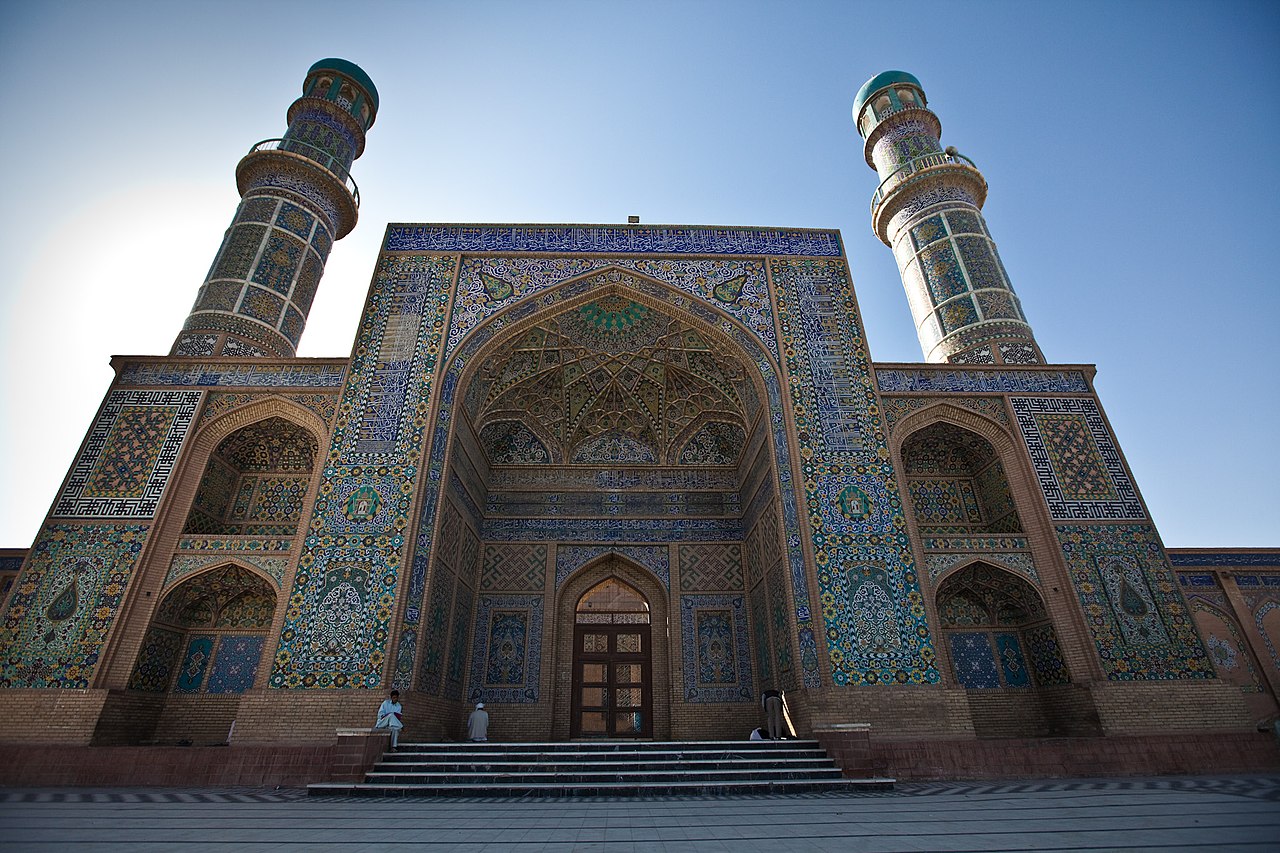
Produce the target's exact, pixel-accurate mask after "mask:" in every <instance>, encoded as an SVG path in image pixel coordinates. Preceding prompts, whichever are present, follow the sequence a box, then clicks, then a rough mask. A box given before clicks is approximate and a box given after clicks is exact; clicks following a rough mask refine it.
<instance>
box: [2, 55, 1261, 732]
mask: <svg viewBox="0 0 1280 853" xmlns="http://www.w3.org/2000/svg"><path fill="white" fill-rule="evenodd" d="M377 110H378V96H377V90H376V88H375V87H374V85H373V83H372V81H371V80H370V79H369V77H368V76H367V75H366V74H365V73H364V72H363V71H362V70H361V69H360V68H358V67H357V66H355V65H353V64H351V63H349V62H346V61H344V60H338V59H329V60H323V61H321V62H319V63H316V65H315V66H313V67H312V68H311V69H310V71H309V72H308V74H307V76H306V78H305V81H304V86H303V94H302V96H301V97H300V98H299V99H298V100H297V101H295V102H294V103H293V105H292V106H291V107H290V108H289V111H288V131H287V132H286V133H285V135H284V136H283V137H281V138H280V139H276V140H270V141H268V142H265V143H260V144H258V145H257V146H255V147H254V149H253V150H252V151H250V152H249V154H248V155H246V156H245V158H244V159H243V160H241V162H240V163H239V165H238V166H237V168H236V179H237V184H238V187H239V190H240V193H241V197H242V200H241V203H240V205H239V207H238V209H237V211H236V213H235V216H234V218H233V220H232V223H231V225H230V227H229V228H228V230H227V232H226V235H225V237H224V239H223V243H222V245H221V248H220V249H219V251H218V253H217V256H216V257H215V259H214V262H213V265H212V267H211V268H210V271H209V274H208V277H207V279H206V281H205V282H204V283H203V285H202V286H201V287H200V289H199V291H198V293H197V296H196V300H195V304H194V306H193V308H192V311H191V314H190V316H189V317H188V319H187V321H186V322H185V324H184V325H183V328H182V329H181V330H180V331H179V333H178V335H177V337H176V339H175V341H174V344H173V347H172V349H171V351H170V352H169V353H168V354H167V355H163V356H117V357H116V358H114V359H113V361H112V365H113V367H114V369H115V378H114V380H113V382H112V384H111V387H110V389H109V390H108V392H107V394H106V396H105V398H104V400H103V402H102V405H101V407H100V409H99V411H98V414H97V416H96V418H95V420H94V422H93V423H92V424H91V425H90V427H89V430H88V433H87V435H86V437H85V439H84V442H83V444H82V446H81V448H80V450H79V452H78V453H77V455H76V457H75V459H74V461H73V463H72V465H71V468H70V471H69V472H68V474H67V476H66V479H65V480H64V482H63V484H62V486H61V488H60V490H59V492H58V496H57V498H56V500H55V502H54V504H53V506H52V507H51V508H50V511H49V514H48V516H47V518H46V520H45V522H44V524H43V526H42V527H41V529H40V531H39V534H38V535H37V537H36V540H35V542H34V543H33V544H32V545H31V547H30V548H29V549H20V550H10V551H5V552H0V590H2V591H3V592H2V595H3V599H2V600H3V602H4V610H3V619H2V623H0V624H2V628H0V709H2V711H0V741H2V742H17V741H21V742H32V741H33V740H34V741H37V742H38V741H41V740H48V741H56V742H60V743H72V744H126V743H130V744H136V743H162V744H163V743H196V744H201V743H222V742H228V741H229V742H231V743H232V744H269V743H296V742H308V741H316V740H320V739H323V738H324V737H327V736H331V735H332V734H333V732H334V730H335V728H337V727H342V726H361V725H365V726H367V725H369V724H370V723H371V722H372V715H373V712H374V710H375V709H376V708H377V706H378V703H379V702H380V701H381V699H382V697H383V694H384V693H385V692H386V691H388V690H390V689H397V690H399V691H400V692H401V694H402V696H403V697H404V703H405V706H406V710H407V712H408V713H407V715H406V716H407V719H406V723H407V727H408V728H407V730H406V734H405V738H406V739H409V740H413V739H422V740H435V739H448V738H458V737H459V736H460V734H461V731H460V727H461V725H462V722H463V720H464V719H465V716H466V710H467V709H469V708H470V707H471V706H472V704H473V703H475V702H478V701H483V702H484V703H486V706H487V707H488V708H489V710H490V712H491V714H492V720H493V723H492V725H491V729H490V737H491V738H494V739H497V740H513V741H514V740H525V741H531V740H539V741H541V740H567V739H577V738H611V739H617V738H653V739H660V740H668V739H670V740H699V739H736V738H740V737H743V736H745V733H746V732H748V731H749V730H750V729H751V728H753V727H754V726H756V725H759V724H760V722H761V716H760V713H761V712H760V695H761V692H762V691H764V690H766V689H771V688H772V689H779V690H782V691H784V692H785V693H786V695H787V704H788V712H789V720H788V724H789V725H790V726H791V727H792V729H793V730H794V731H795V732H797V733H800V734H810V733H813V732H817V731H823V730H832V729H839V728H840V727H841V726H845V725H849V724H863V723H869V724H870V725H871V732H872V736H873V737H879V738H886V739H914V740H931V739H952V740H955V739H961V740H964V739H982V738H1002V737H1003V738H1012V737H1019V738H1034V737H1049V736H1080V737H1107V736H1124V735H1137V734H1146V733H1151V732H1164V733H1170V732H1174V733H1177V732H1181V733H1192V732H1200V733H1213V732H1247V731H1252V730H1253V729H1254V728H1255V727H1256V726H1257V725H1258V724H1260V723H1268V722H1269V721H1271V720H1274V718H1275V717H1276V714H1277V704H1276V695H1277V691H1278V690H1280V654H1278V653H1277V645H1278V644H1280V549H1217V550H1186V549H1184V550H1179V551H1170V550H1167V549H1166V548H1165V547H1164V545H1163V544H1162V541H1161V539H1160V535H1159V533H1158V531H1157V530H1156V527H1155V524H1154V523H1153V521H1152V519H1151V517H1150V514H1149V512H1148V510H1147V508H1146V505H1145V503H1144V502H1143V500H1142V497H1141V494H1140V492H1139V491H1138V488H1137V485H1136V483H1135V482H1134V478H1133V475H1132V472H1131V471H1130V469H1129V467H1128V466H1127V464H1126V462H1125V459H1124V456H1123V454H1122V453H1121V450H1120V447H1119V444H1118V442H1117V440H1116V437H1115V435H1114V432H1113V431H1112V429H1111V426H1110V424H1109V423H1108V420H1107V417H1106V414H1105V411H1104V410H1103V407H1102V404H1101V401H1100V400H1099V398H1098V395H1097V393H1096V391H1095V389H1094V385H1093V379H1094V373H1095V369H1094V367H1093V366H1092V365H1086V364H1056V363H1052V362H1049V361H1047V359H1046V356H1045V353H1044V352H1043V351H1042V350H1041V348H1040V346H1039V344H1038V343H1037V342H1036V340H1035V337H1034V334H1033V332H1032V327H1031V325H1030V323H1029V322H1028V319H1027V315H1026V313H1024V310H1023V306H1022V304H1021V301H1020V299H1019V296H1018V295H1017V294H1016V293H1015V291H1014V289H1013V287H1012V285H1011V283H1010V280H1009V277H1008V275H1007V273H1006V271H1005V269H1004V267H1003V265H1002V264H1001V262H1000V259H999V255H998V253H997V251H996V246H995V242H994V241H993V238H992V235H991V233H990V231H989V229H988V228H987V225H986V222H985V220H984V219H983V216H982V207H983V204H984V202H985V199H986V193H987V184H986V181H985V179H984V178H983V176H982V173H981V172H980V171H979V170H978V169H977V168H976V167H975V166H974V164H973V163H972V161H970V160H968V159H967V158H966V157H964V156H962V155H961V154H959V153H958V152H957V151H956V150H955V149H954V148H946V149H944V148H943V147H942V146H941V143H940V141H939V137H940V133H941V130H940V124H939V122H938V119H937V117H936V115H935V114H934V113H933V112H932V111H931V110H930V109H929V108H928V106H927V102H926V98H925V93H924V90H923V88H922V86H921V84H920V83H919V81H918V80H916V79H915V78H914V77H913V76H911V75H910V74H906V73H903V72H885V73H884V74H880V75H878V76H876V77H874V78H872V79H871V80H870V81H868V83H867V84H866V85H865V86H864V87H863V89H862V91H861V92H859V94H858V97H857V100H856V102H855V106H854V121H855V124H856V126H857V128H858V131H859V133H860V134H861V135H862V136H863V138H864V139H865V142H866V144H865V153H866V160H867V163H868V165H869V166H871V167H872V168H873V169H874V170H875V171H876V173H877V176H878V178H879V186H878V188H877V189H876V190H875V192H874V195H873V197H872V204H871V213H872V227H873V229H874V230H875V233H876V234H877V235H878V236H879V237H880V239H881V240H882V241H883V242H885V243H886V245H887V246H889V247H890V249H891V250H892V251H893V253H894V256H895V258H896V259H897V262H898V265H899V268H900V270H901V274H902V278H903V283H904V287H905V290H906V294H907V298H908V302H909V304H910V306H911V311H912V315H913V317H914V321H915V323H916V327H917V331H918V334H919V337H920V342H921V348H922V352H923V354H924V358H925V360H924V361H923V362H921V363H911V364H906V363H894V364H890V363H879V362H873V361H872V359H871V356H870V353H869V351H868V348H867V343H866V337H865V334H864V330H863V325H862V320H861V316H860V314H859V310H858V305H857V301H856V299H855V295H854V290H853V285H852V279H851V276H850V271H849V262H848V259H847V258H846V257H845V254H844V249H843V245H842V242H841V239H840V235H839V233H838V232H836V231H829V230H814V229H766V228H739V227H702V226H696V227H695V226H653V225H639V224H628V225H511V224H490V225H457V224H400V223H393V224H391V225H389V226H387V229H386V234H385V237H384V240H383V244H382V249H381V252H380V254H379V256H378V258H377V262H376V266H375V269H374V272H373V277H372V282H371V284H370V287H369V293H368V297H367V301H366V303H365V306H364V310H363V314H362V317H361V321H360V325H359V328H358V331H357V333H356V338H355V341H354V344H353V347H352V350H351V353H350V355H349V357H339V358H298V357H297V356H296V347H297V344H298V340H299V338H300V336H301V335H302V332H303V329H304V327H305V323H306V318H307V314H308V312H309V310H310V306H311V302H312V299H313V297H314V296H315V293H316V289H317V287H318V285H319V282H320V279H321V274H322V272H323V268H324V264H325V261H326V258H327V257H328V254H329V251H330V249H331V247H332V245H333V242H334V241H335V240H338V239H341V238H342V237H343V236H345V235H346V234H347V233H348V232H349V231H350V230H351V229H352V228H353V227H355V224H356V219H357V213H358V206H359V190H358V187H357V185H356V184H355V181H354V180H353V179H352V177H351V174H350V170H351V168H352V164H353V162H354V160H355V159H356V158H357V157H359V156H360V154H361V153H362V152H363V149H364V143H365V134H366V131H368V130H369V129H370V127H371V126H372V125H373V123H374V121H375V120H376V117H377ZM50 707H56V708H57V713H56V714H55V715H53V716H54V717H55V719H53V720H50V713H49V708H50Z"/></svg>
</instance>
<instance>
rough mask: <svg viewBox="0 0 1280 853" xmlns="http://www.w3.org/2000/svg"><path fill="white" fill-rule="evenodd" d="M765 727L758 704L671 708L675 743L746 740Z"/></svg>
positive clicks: (672, 733)
mask: <svg viewBox="0 0 1280 853" xmlns="http://www.w3.org/2000/svg"><path fill="white" fill-rule="evenodd" d="M764 724H765V718H764V710H763V709H762V708H761V707H760V704H759V702H755V703H740V704H739V703H735V704H711V703H706V704H694V703H692V702H677V703H675V704H673V705H672V707H671V738H672V740H746V739H747V737H749V736H750V735H751V730H752V729H754V728H755V727H756V726H763V725H764Z"/></svg>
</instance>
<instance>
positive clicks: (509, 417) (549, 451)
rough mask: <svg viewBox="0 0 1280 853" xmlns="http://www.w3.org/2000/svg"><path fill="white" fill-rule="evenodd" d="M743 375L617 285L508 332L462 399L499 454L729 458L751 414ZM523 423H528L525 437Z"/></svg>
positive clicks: (680, 460)
mask: <svg viewBox="0 0 1280 853" xmlns="http://www.w3.org/2000/svg"><path fill="white" fill-rule="evenodd" d="M745 380H746V374H745V372H744V371H743V367H742V364H741V363H740V361H739V360H738V359H737V358H736V357H734V356H732V355H728V354H725V353H718V352H716V351H715V350H714V349H712V348H711V347H710V346H709V345H708V343H707V341H705V340H704V339H703V336H702V334H701V333H700V332H699V331H698V329H697V328H696V327H694V326H693V325H692V324H686V323H682V322H680V321H678V320H676V319H675V318H673V317H670V316H669V315H667V314H665V313H663V312H661V311H657V310H653V309H651V308H649V307H648V306H646V305H643V304H641V303H638V302H636V301H635V300H634V299H633V298H632V297H631V295H629V294H621V293H615V294H608V295H602V296H599V297H597V298H596V299H595V300H593V301H592V302H589V303H587V304H585V305H580V306H578V307H577V308H576V309H569V310H567V311H565V312H563V313H562V314H560V315H559V316H557V317H552V318H549V319H547V320H545V321H544V322H542V323H539V324H538V325H536V326H534V327H533V328H531V329H526V330H523V331H522V332H521V333H520V334H519V335H515V336H512V337H511V338H509V339H508V340H507V342H506V346H504V347H502V348H500V349H498V350H496V351H494V352H492V353H491V354H489V355H488V356H487V357H486V358H485V359H484V361H483V363H482V364H481V365H480V367H479V369H478V370H477V372H476V373H475V375H474V377H473V378H472V380H471V383H470V385H469V386H468V391H467V402H468V410H469V411H470V413H471V417H472V420H473V422H474V423H476V424H478V425H483V426H482V427H481V430H480V436H481V442H482V444H483V445H484V446H485V451H486V455H487V456H488V457H489V459H490V461H491V462H493V463H495V464H497V463H499V462H501V463H502V464H507V463H508V462H522V461H523V462H525V463H529V462H536V461H542V462H557V463H560V462H567V463H574V464H594V465H605V464H609V463H614V464H616V463H625V464H628V465H635V464H650V465H656V464H664V463H665V464H696V465H727V464H732V463H733V461H734V459H735V458H736V455H737V451H738V449H740V447H741V445H742V443H743V440H744V439H745V431H744V430H743V428H742V426H741V424H743V423H745V422H747V421H748V420H749V419H750V418H751V417H752V415H753V414H754V413H753V412H748V411H746V409H745V405H746V404H745V403H744V400H743V394H742V392H741V390H740V387H741V386H742V385H743V384H745ZM702 421H711V422H710V423H706V424H704V425H703V426H702V431H700V432H699V433H697V434H695V435H694V436H693V437H692V438H690V436H689V430H690V429H692V428H695V427H698V425H699V423H700V422H702ZM521 422H523V424H524V425H525V427H527V429H526V430H525V432H528V430H532V433H529V434H528V435H524V437H523V438H521V437H520V436H521V435H523V433H522V432H521V431H520V424H521ZM492 425H497V426H498V427H499V429H497V430H496V431H495V430H491V429H490V426H492ZM534 434H536V436H535V435H534ZM539 439H540V441H539ZM517 441H518V443H519V446H520V447H521V448H525V449H521V450H519V451H518V452H517V451H516V450H514V449H513V445H512V442H517ZM530 441H533V442H535V443H536V446H535V447H532V449H529V448H526V447H525V446H526V445H529V444H530ZM695 442H696V443H697V444H694V443H695ZM526 450H528V451H529V452H526ZM513 452H515V453H517V455H516V456H515V457H514V458H513V456H512V453H513ZM529 453H532V454H533V457H536V458H533V457H530V455H529Z"/></svg>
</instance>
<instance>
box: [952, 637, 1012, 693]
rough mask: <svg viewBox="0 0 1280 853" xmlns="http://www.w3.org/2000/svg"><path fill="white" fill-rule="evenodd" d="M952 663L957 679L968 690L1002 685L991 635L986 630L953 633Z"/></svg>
mask: <svg viewBox="0 0 1280 853" xmlns="http://www.w3.org/2000/svg"><path fill="white" fill-rule="evenodd" d="M949 636H950V639H951V663H952V665H953V666H954V667H955V672H956V680H957V681H959V682H960V686H961V687H964V688H965V689H967V690H974V689H978V690H981V689H991V688H996V687H999V686H1000V670H999V669H998V668H997V666H996V661H995V655H994V652H993V651H992V649H991V637H990V635H989V634H988V633H987V632H985V631H978V632H965V633H951V634H950V635H949Z"/></svg>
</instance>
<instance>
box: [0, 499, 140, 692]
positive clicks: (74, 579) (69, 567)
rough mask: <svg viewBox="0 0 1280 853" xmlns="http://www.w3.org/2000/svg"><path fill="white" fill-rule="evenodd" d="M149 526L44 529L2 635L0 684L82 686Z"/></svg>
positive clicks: (90, 673)
mask: <svg viewBox="0 0 1280 853" xmlns="http://www.w3.org/2000/svg"><path fill="white" fill-rule="evenodd" d="M146 536H147V527H145V526H142V525H112V524H93V525H83V526H77V525H69V524H47V525H45V527H44V528H42V529H41V531H40V534H39V537H38V538H37V539H36V542H35V544H34V545H33V546H32V548H31V553H30V555H29V556H28V558H27V571H26V573H25V574H24V575H22V578H21V583H20V584H19V585H18V587H17V588H16V589H14V591H13V593H12V594H11V596H10V599H9V607H8V609H7V610H6V611H5V613H4V625H3V630H0V648H3V649H7V650H8V652H7V654H6V655H5V657H4V658H3V659H0V687H69V688H85V687H88V686H89V683H90V680H91V679H92V677H93V673H94V670H95V668H96V667H97V664H98V659H99V654H100V652H101V648H102V643H103V641H104V640H105V639H106V635H107V631H108V630H109V629H110V627H111V624H112V622H113V621H114V619H115V616H116V610H117V608H118V607H119V605H120V600H121V599H122V598H123V597H124V593H125V589H126V587H127V586H128V584H129V578H130V576H131V575H132V573H133V567H134V563H135V562H136V561H137V558H138V554H139V553H140V552H141V550H142V545H143V542H144V541H145V539H146Z"/></svg>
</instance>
